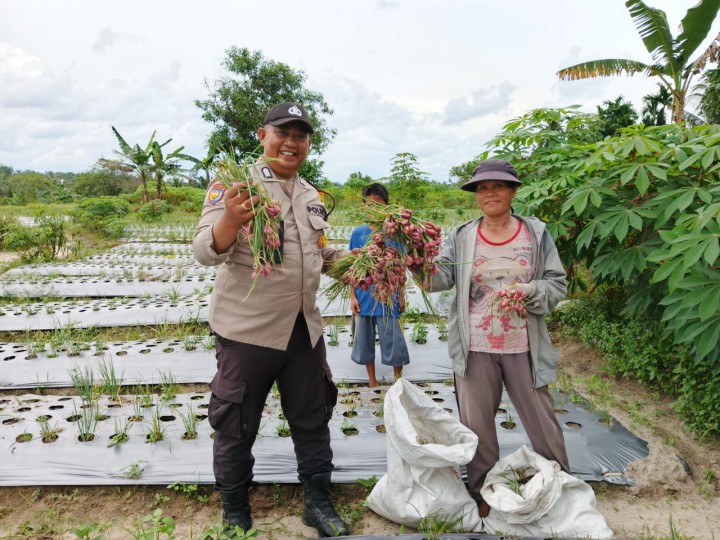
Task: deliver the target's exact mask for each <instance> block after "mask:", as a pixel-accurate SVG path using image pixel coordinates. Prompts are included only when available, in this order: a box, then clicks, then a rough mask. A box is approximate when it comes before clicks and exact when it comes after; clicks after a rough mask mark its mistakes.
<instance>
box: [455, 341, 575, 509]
mask: <svg viewBox="0 0 720 540" xmlns="http://www.w3.org/2000/svg"><path fill="white" fill-rule="evenodd" d="M503 383H504V384H505V388H506V389H507V392H508V396H510V400H511V401H512V403H513V405H514V406H515V410H516V411H517V413H518V416H519V417H520V421H521V422H522V424H523V427H524V428H525V432H526V433H527V435H528V438H529V439H530V444H531V445H532V447H533V450H534V451H535V452H537V453H538V454H540V455H541V456H543V457H544V458H546V459H550V460H554V461H557V462H558V463H559V464H560V467H561V468H562V470H563V471H565V472H568V473H569V472H570V465H569V463H568V458H567V453H566V451H565V440H564V437H563V433H562V428H561V427H560V424H559V422H558V421H557V418H556V416H555V412H554V411H553V404H552V396H551V395H550V392H549V391H548V389H547V386H543V387H541V388H535V389H533V377H532V366H531V365H530V357H529V353H515V354H493V353H482V352H470V354H469V355H468V359H467V368H466V370H465V378H463V377H459V376H457V375H455V388H456V390H457V401H458V409H459V413H460V422H461V423H462V424H463V425H465V426H467V427H468V428H470V429H471V430H472V431H473V432H474V433H475V434H476V435H477V436H478V446H477V450H476V452H475V456H474V457H473V459H472V460H471V461H470V463H468V464H467V465H466V467H467V475H468V484H469V488H470V495H471V496H472V497H473V498H474V499H475V500H480V488H482V486H483V483H484V482H485V477H486V476H487V473H488V471H490V469H492V468H493V466H494V465H495V463H497V461H498V460H499V459H500V446H499V444H498V438H497V431H496V427H495V415H496V414H497V410H498V407H499V406H500V401H501V400H502V390H503Z"/></svg>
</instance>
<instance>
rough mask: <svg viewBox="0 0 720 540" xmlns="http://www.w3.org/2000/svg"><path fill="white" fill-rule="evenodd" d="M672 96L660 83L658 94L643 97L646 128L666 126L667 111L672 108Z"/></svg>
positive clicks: (643, 121)
mask: <svg viewBox="0 0 720 540" xmlns="http://www.w3.org/2000/svg"><path fill="white" fill-rule="evenodd" d="M672 103H673V100H672V94H671V93H670V91H669V90H668V89H667V87H665V86H663V85H662V84H660V83H658V91H657V93H656V94H648V95H646V96H645V97H643V109H642V123H643V124H645V125H646V126H664V125H665V124H667V115H666V114H665V112H666V111H667V109H671V108H672Z"/></svg>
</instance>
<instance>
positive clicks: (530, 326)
mask: <svg viewBox="0 0 720 540" xmlns="http://www.w3.org/2000/svg"><path fill="white" fill-rule="evenodd" d="M514 217H516V218H517V219H519V220H521V221H522V222H523V223H524V224H525V225H526V226H527V227H528V228H529V229H530V231H531V232H532V235H531V236H532V241H533V261H534V269H533V279H532V282H533V284H534V285H535V286H536V287H535V292H534V293H532V294H531V295H530V296H528V303H527V311H528V317H527V330H528V341H529V344H530V359H531V362H532V369H533V388H540V387H542V386H545V385H547V384H549V383H551V382H553V381H555V379H556V367H557V362H558V358H559V354H558V352H557V350H555V348H554V347H553V346H552V343H551V342H550V334H548V330H547V326H546V325H545V319H544V315H546V314H548V313H549V312H550V311H551V310H552V309H553V308H554V307H555V305H556V304H557V303H558V302H559V301H560V300H562V299H563V297H564V296H565V293H566V292H567V287H566V285H565V276H566V274H565V270H564V269H563V266H562V264H561V263H560V256H559V255H558V252H557V248H556V247H555V242H553V239H552V237H551V236H550V233H548V232H547V230H546V228H545V224H544V223H543V222H542V221H540V220H539V219H537V218H533V217H529V218H526V217H521V216H516V215H514ZM481 220H482V218H478V219H474V220H472V221H468V222H467V223H463V224H462V225H460V226H459V227H457V228H456V229H454V230H453V231H452V232H451V233H450V235H449V236H448V237H447V238H446V239H445V241H444V242H443V245H442V250H441V252H440V255H439V256H438V257H437V258H436V259H435V262H436V263H437V265H438V267H439V272H438V273H437V274H435V275H434V276H433V277H432V283H431V287H432V291H433V292H434V291H443V290H448V289H452V288H453V287H455V295H454V296H453V298H452V301H451V303H450V313H449V315H448V330H449V335H448V352H449V354H450V358H451V359H452V363H453V370H454V371H455V373H457V374H458V375H459V376H461V377H465V370H466V368H467V357H468V354H469V352H470V283H471V280H472V269H473V265H472V261H473V258H474V256H475V241H476V238H477V231H478V227H479V226H480V221H481Z"/></svg>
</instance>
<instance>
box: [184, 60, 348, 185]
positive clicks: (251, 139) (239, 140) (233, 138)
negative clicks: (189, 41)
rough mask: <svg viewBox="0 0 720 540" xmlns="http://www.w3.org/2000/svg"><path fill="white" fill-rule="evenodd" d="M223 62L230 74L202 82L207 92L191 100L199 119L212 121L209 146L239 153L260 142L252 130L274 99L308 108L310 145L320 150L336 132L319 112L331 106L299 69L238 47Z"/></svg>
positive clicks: (276, 101) (254, 146)
mask: <svg viewBox="0 0 720 540" xmlns="http://www.w3.org/2000/svg"><path fill="white" fill-rule="evenodd" d="M223 65H224V67H225V68H226V69H227V70H228V72H229V73H230V75H229V76H227V77H222V78H221V79H219V80H218V81H217V82H216V83H215V84H214V85H213V86H211V85H210V84H208V83H207V82H206V86H207V88H208V91H209V93H210V98H209V99H207V100H196V101H195V105H196V106H198V107H199V108H200V109H202V110H203V119H205V120H206V121H208V122H210V123H212V124H213V125H214V126H215V127H214V130H213V132H212V133H211V134H210V137H209V141H208V142H209V144H210V146H211V147H213V148H217V149H219V150H221V151H223V152H231V151H232V152H234V153H235V154H237V155H238V156H240V155H242V154H245V153H248V152H254V151H255V150H256V149H257V147H258V144H259V142H258V138H257V130H258V129H259V128H260V127H261V126H262V123H263V119H264V118H265V114H266V113H267V111H268V110H269V109H270V108H271V107H272V106H273V105H277V104H278V103H282V102H286V101H293V102H296V103H299V104H300V105H302V106H303V107H305V109H307V111H308V113H310V116H311V117H312V120H313V128H314V130H315V132H314V133H313V135H312V147H311V151H312V152H313V153H315V154H322V152H323V150H325V148H326V147H327V145H328V144H329V143H330V141H331V140H332V138H333V137H334V136H335V130H333V129H330V128H329V127H328V126H327V122H326V120H325V118H324V116H326V115H331V114H332V112H333V111H332V109H330V107H329V106H328V104H327V103H326V102H325V99H324V98H323V96H322V94H320V93H319V92H314V91H312V90H308V89H307V88H305V86H304V85H305V79H306V77H305V74H304V73H303V72H302V71H298V70H294V69H292V68H291V67H290V66H288V65H286V64H283V63H280V62H275V61H273V60H267V59H265V57H263V55H262V53H260V52H257V51H250V50H249V49H245V48H237V47H232V48H230V49H228V51H227V58H226V59H225V60H224V61H223ZM301 174H302V173H301Z"/></svg>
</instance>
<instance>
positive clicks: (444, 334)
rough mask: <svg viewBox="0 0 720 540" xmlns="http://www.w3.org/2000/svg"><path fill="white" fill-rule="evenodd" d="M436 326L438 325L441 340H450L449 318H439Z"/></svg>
mask: <svg viewBox="0 0 720 540" xmlns="http://www.w3.org/2000/svg"><path fill="white" fill-rule="evenodd" d="M436 326H437V331H438V334H439V339H440V341H447V340H448V326H447V320H446V319H444V318H440V319H438V322H437V325H436Z"/></svg>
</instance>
